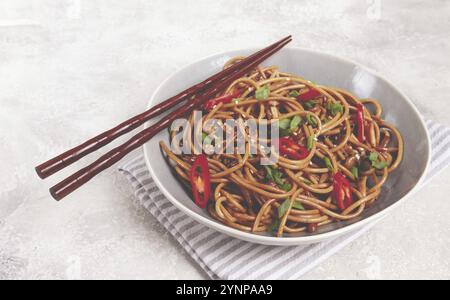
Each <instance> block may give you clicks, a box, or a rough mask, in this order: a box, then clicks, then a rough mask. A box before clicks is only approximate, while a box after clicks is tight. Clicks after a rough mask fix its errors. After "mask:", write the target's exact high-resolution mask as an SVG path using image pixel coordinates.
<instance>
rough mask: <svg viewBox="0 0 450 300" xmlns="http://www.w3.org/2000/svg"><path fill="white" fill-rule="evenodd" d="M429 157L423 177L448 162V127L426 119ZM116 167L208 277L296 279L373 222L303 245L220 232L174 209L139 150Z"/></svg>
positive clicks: (449, 154) (428, 176)
mask: <svg viewBox="0 0 450 300" xmlns="http://www.w3.org/2000/svg"><path fill="white" fill-rule="evenodd" d="M426 124H427V128H428V131H429V133H430V136H431V140H432V159H431V166H430V167H429V169H428V174H427V178H426V181H428V180H429V179H431V178H432V177H433V176H434V175H436V174H437V173H438V172H439V171H441V170H442V169H443V168H444V167H446V166H447V164H448V161H449V158H450V149H449V146H450V128H448V127H446V126H443V125H440V124H437V123H435V122H432V121H427V122H426ZM119 170H120V171H121V172H122V173H123V174H124V175H125V176H126V177H127V179H128V180H129V181H130V183H131V184H132V185H133V187H134V189H135V193H136V196H137V197H138V199H139V201H140V202H141V204H142V205H143V206H144V207H145V208H146V209H147V210H149V211H150V212H151V213H152V214H153V215H154V216H155V218H157V219H158V220H159V222H161V224H162V225H164V227H165V228H166V229H167V230H168V231H169V232H170V233H171V234H172V235H173V237H174V238H175V239H176V240H177V241H178V242H179V243H180V244H181V246H182V247H183V248H184V249H185V250H186V251H187V252H188V253H189V254H190V255H191V256H192V258H193V259H194V260H195V261H196V262H197V263H198V264H199V265H200V266H201V267H202V268H203V269H204V270H205V272H206V273H207V274H208V275H209V276H210V277H211V278H212V279H298V278H300V277H301V276H302V274H304V273H305V272H307V271H308V270H310V269H311V268H313V267H314V266H317V265H318V264H319V263H320V262H322V261H323V260H325V259H326V258H328V257H330V256H331V255H332V254H334V253H336V252H337V251H339V250H340V249H341V248H343V247H344V246H346V245H347V244H349V243H350V242H351V241H353V240H355V239H356V238H358V237H359V236H360V235H362V234H363V233H365V232H366V231H367V230H369V228H370V227H372V226H373V225H374V223H371V224H368V225H366V226H365V227H363V228H362V229H359V230H357V231H353V232H350V233H347V234H346V235H343V236H340V237H338V238H335V239H333V240H329V241H326V242H321V243H317V244H313V245H306V246H290V247H280V246H266V245H259V244H253V243H249V242H245V241H242V240H239V239H236V238H233V237H230V236H228V235H225V234H222V233H219V232H217V231H215V230H213V229H210V228H208V227H206V226H204V225H202V224H200V223H197V222H196V221H194V220H193V219H191V218H190V217H188V216H186V215H184V214H183V213H182V212H181V211H180V210H178V209H177V208H176V207H175V206H174V205H172V203H170V201H169V200H167V199H166V198H165V197H164V195H163V194H162V193H161V192H160V191H159V190H158V188H157V187H156V185H155V183H154V182H153V180H152V178H151V177H150V175H149V172H148V170H147V167H146V165H145V161H144V158H143V156H139V157H137V158H135V159H133V160H131V161H129V162H127V163H125V164H124V165H122V166H121V167H120V168H119Z"/></svg>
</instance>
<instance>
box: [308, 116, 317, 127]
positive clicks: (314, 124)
mask: <svg viewBox="0 0 450 300" xmlns="http://www.w3.org/2000/svg"><path fill="white" fill-rule="evenodd" d="M306 121H307V122H308V124H309V125H311V126H312V127H316V126H317V121H316V119H314V118H313V117H311V115H310V114H307V115H306Z"/></svg>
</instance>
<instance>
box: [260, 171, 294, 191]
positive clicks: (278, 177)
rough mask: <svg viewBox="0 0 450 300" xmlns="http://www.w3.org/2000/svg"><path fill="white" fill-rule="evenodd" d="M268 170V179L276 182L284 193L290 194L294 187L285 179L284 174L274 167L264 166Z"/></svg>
mask: <svg viewBox="0 0 450 300" xmlns="http://www.w3.org/2000/svg"><path fill="white" fill-rule="evenodd" d="M264 168H265V169H266V179H267V180H270V181H272V182H274V183H275V184H276V185H277V186H278V187H279V188H280V189H282V190H283V191H286V192H289V191H290V190H291V189H292V185H291V184H290V183H289V182H287V181H286V180H285V179H284V178H283V173H281V171H280V170H278V169H277V168H276V167H273V166H264Z"/></svg>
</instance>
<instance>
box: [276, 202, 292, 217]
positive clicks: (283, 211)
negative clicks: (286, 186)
mask: <svg viewBox="0 0 450 300" xmlns="http://www.w3.org/2000/svg"><path fill="white" fill-rule="evenodd" d="M290 205H291V200H289V199H286V200H284V202H283V203H282V204H281V205H280V206H278V218H280V219H281V218H282V217H283V216H284V215H285V214H286V212H287V211H288V209H289V206H290Z"/></svg>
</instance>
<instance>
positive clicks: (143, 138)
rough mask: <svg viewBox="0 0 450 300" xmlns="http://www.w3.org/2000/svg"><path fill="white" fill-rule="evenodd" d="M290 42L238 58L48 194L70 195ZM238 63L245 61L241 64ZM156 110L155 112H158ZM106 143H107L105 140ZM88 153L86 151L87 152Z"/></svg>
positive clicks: (62, 196) (285, 40) (276, 44)
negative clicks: (180, 103) (177, 105)
mask: <svg viewBox="0 0 450 300" xmlns="http://www.w3.org/2000/svg"><path fill="white" fill-rule="evenodd" d="M290 41H291V38H290V37H287V38H285V39H283V40H281V41H280V42H278V43H275V44H273V45H271V46H269V47H267V48H265V49H263V50H261V51H259V52H257V53H255V54H254V55H252V56H249V57H247V58H246V59H244V60H242V61H241V62H240V63H239V65H240V66H241V68H240V69H237V70H236V69H234V72H233V73H231V74H230V72H228V74H229V75H228V76H226V77H221V78H218V79H217V81H218V82H217V81H214V83H213V84H215V85H214V86H212V87H211V86H209V87H210V88H209V89H207V91H205V92H204V94H201V95H198V96H197V97H195V98H194V100H193V101H190V102H188V103H186V104H185V105H184V106H182V107H180V108H178V109H177V110H175V111H173V112H172V113H171V114H169V115H168V116H167V117H166V118H163V119H162V120H160V121H158V122H157V123H155V124H154V125H152V126H151V127H149V128H147V129H145V130H143V131H142V132H140V133H138V134H136V135H135V136H133V137H132V138H131V139H129V140H128V141H127V142H125V143H124V144H122V145H120V146H118V147H116V148H114V149H112V150H111V151H109V152H108V153H106V154H104V155H103V156H101V157H100V158H99V159H97V160H96V161H94V162H93V163H92V164H90V165H88V166H87V167H85V168H82V169H81V170H79V171H78V172H76V173H74V174H72V175H71V176H69V177H68V178H66V179H65V180H63V181H61V182H59V183H58V184H56V185H55V186H53V187H52V188H50V193H51V195H52V196H53V197H54V198H55V199H56V200H61V199H62V198H64V197H65V196H67V195H68V194H70V193H71V192H73V191H74V190H76V189H77V188H79V187H80V186H82V185H83V184H85V183H86V182H88V181H89V180H90V179H92V178H93V177H94V176H95V175H97V174H99V173H100V172H101V171H103V170H105V169H107V168H108V167H110V166H112V165H113V164H115V163H116V162H118V161H119V160H120V159H122V158H123V157H124V156H125V155H127V154H128V153H130V152H131V151H133V150H134V149H136V148H138V147H140V146H142V145H143V144H144V143H145V142H147V141H148V140H149V139H151V138H152V137H153V136H154V135H155V134H156V133H158V132H159V131H160V130H162V129H164V128H165V127H167V126H168V125H170V124H171V123H172V122H173V121H174V120H176V119H178V118H180V117H182V116H185V115H187V114H189V113H190V112H192V111H193V110H194V109H195V108H197V107H199V106H200V105H202V104H203V103H204V102H205V101H207V100H209V99H211V98H212V97H213V96H214V95H216V94H217V93H218V92H219V91H221V90H223V89H225V88H226V87H227V86H228V85H229V84H231V83H232V82H233V81H234V80H236V79H237V78H239V77H241V76H243V75H245V74H246V73H247V72H249V71H250V70H251V69H253V68H255V67H256V66H257V65H259V64H260V63H261V62H262V61H264V60H265V59H267V58H268V57H269V56H271V55H273V54H274V53H275V52H277V51H278V50H279V49H281V48H282V47H284V46H285V45H286V44H287V43H289V42H290ZM274 45H275V46H274ZM242 62H245V63H242ZM230 68H232V67H230ZM230 68H229V69H230ZM226 70H227V69H226ZM219 74H220V73H219ZM215 76H216V75H214V76H213V77H215ZM204 82H206V81H204ZM188 90H189V89H188ZM173 98H174V97H173ZM170 99H172V98H170ZM170 99H169V100H170ZM160 112H161V111H160ZM160 112H158V114H159V113H160ZM141 115H142V114H141ZM153 116H154V115H153ZM132 119H133V118H132ZM130 120H131V119H130ZM145 121H147V120H145ZM145 121H141V120H139V121H137V120H136V121H134V122H136V123H138V122H139V123H140V124H142V123H144V122H145ZM124 123H125V122H124ZM122 124H123V123H122ZM130 130H131V129H130ZM123 133H125V132H123ZM123 133H122V134H123ZM100 142H101V141H100ZM103 143H105V141H103ZM106 143H109V141H108V142H106ZM94 147H97V144H94ZM74 149H75V148H74ZM94 150H95V149H94ZM94 150H91V151H90V152H92V151H94ZM90 152H88V153H90ZM86 154H87V153H86ZM86 154H84V155H86ZM84 155H83V156H84ZM69 157H71V156H69ZM70 163H71V162H69V163H68V164H70ZM68 164H66V165H68ZM63 167H64V164H62V167H61V165H59V166H58V168H59V169H61V168H63Z"/></svg>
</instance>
